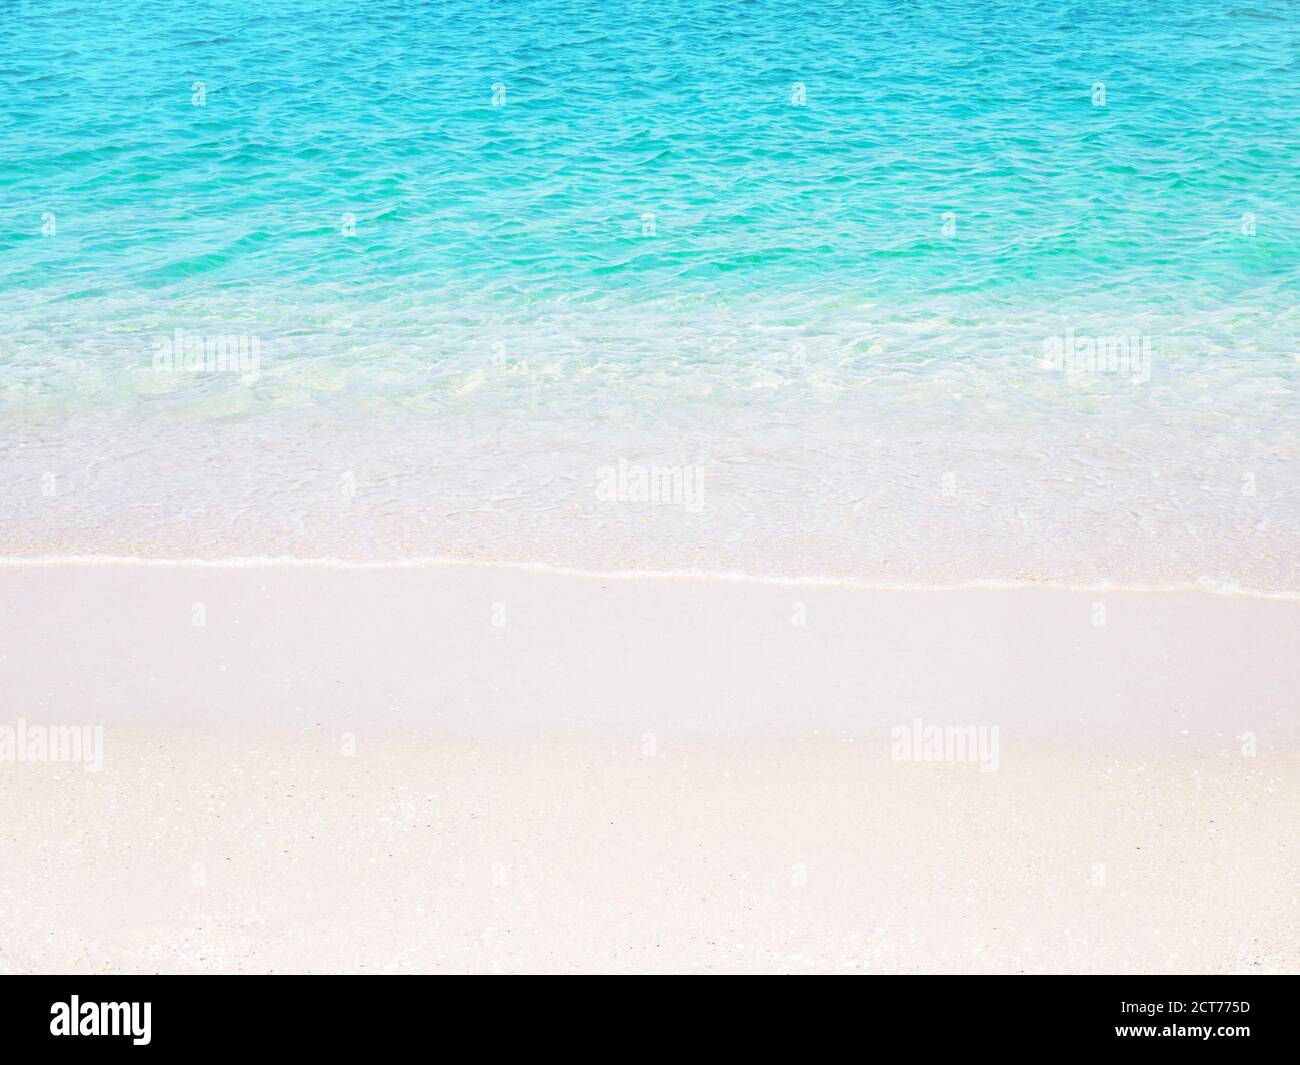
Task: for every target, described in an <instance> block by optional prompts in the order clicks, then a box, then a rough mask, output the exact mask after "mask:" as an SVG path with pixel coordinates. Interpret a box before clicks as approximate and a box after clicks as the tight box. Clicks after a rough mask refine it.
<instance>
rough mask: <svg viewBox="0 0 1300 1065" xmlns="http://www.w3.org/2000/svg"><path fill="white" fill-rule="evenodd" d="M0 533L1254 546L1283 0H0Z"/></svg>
mask: <svg viewBox="0 0 1300 1065" xmlns="http://www.w3.org/2000/svg"><path fill="white" fill-rule="evenodd" d="M0 100H2V101H3V106H0V306H2V307H3V327H2V329H0V555H2V556H7V557H19V556H34V555H69V554H98V555H141V556H146V557H157V558H192V557H193V558H227V557H253V556H256V557H262V556H286V555H292V556H297V557H333V558H342V559H352V560H384V559H411V558H419V557H433V556H436V557H459V558H479V559H502V560H512V561H529V562H533V561H535V562H548V563H557V564H563V565H573V566H581V567H584V568H591V569H617V570H625V569H674V570H676V569H687V570H699V571H705V572H742V573H754V574H766V575H785V576H797V577H831V578H853V579H863V580H879V581H882V582H900V583H909V582H912V583H917V582H919V583H926V582H939V583H942V582H954V581H958V582H959V581H972V580H987V579H996V580H1017V581H1054V582H1067V583H1068V582H1079V583H1089V582H1107V581H1112V582H1117V583H1127V584H1142V585H1160V586H1164V585H1175V586H1182V585H1186V584H1197V583H1202V584H1204V583H1206V582H1210V583H1215V584H1223V585H1227V586H1234V585H1240V586H1243V587H1247V588H1253V589H1261V590H1272V591H1295V590H1298V589H1300V395H1298V386H1300V4H1297V3H1294V2H1288V3H1266V2H1262V0H1260V2H1256V3H1244V4H1242V5H1240V6H1238V5H1236V4H1233V3H1231V2H1229V3H1210V2H1208V0H1171V2H1167V3H1162V4H1149V3H1141V2H1115V0H1089V2H1086V3H1085V2H1059V0H1058V2H1046V0H1036V2H1035V0H1027V2H1025V3H1017V4H1010V3H992V2H977V0H965V2H939V3H936V2H925V0H918V2H910V0H909V2H893V3H886V2H879V0H874V2H861V3H822V4H806V3H781V2H774V0H755V2H749V3H743V2H729V3H709V2H691V3H682V2H664V3H655V4H649V3H631V2H619V0H613V2H609V0H602V2H592V3H574V2H559V0H534V2H520V3H509V4H507V3H484V2H481V0H479V2H474V3H469V2H462V0H449V2H439V3H427V4H420V3H410V2H406V3H397V2H383V0H379V2H368V3H364V4H362V3H336V2H330V0H325V2H322V3H315V4H311V5H304V4H299V3H293V4H291V3H286V2H284V0H262V2H259V3H250V2H247V0H213V2H209V3H205V4H203V5H199V6H195V5H177V4H171V3H162V2H141V0H115V2H114V3H90V2H85V0H67V2H57V0H51V2H42V3H36V2H30V3H24V2H4V3H0Z"/></svg>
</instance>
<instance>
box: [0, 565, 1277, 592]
mask: <svg viewBox="0 0 1300 1065" xmlns="http://www.w3.org/2000/svg"><path fill="white" fill-rule="evenodd" d="M60 566H145V567H156V568H161V569H186V568H194V569H232V570H239V569H275V568H304V567H305V568H313V567H318V568H322V569H341V570H401V569H437V568H455V567H462V566H463V567H474V568H482V569H499V570H504V571H511V572H518V573H541V574H553V575H557V576H565V577H576V578H580V579H584V580H616V581H640V580H645V581H656V580H660V581H718V582H723V583H735V584H759V585H772V586H776V587H808V588H845V589H856V590H858V591H869V592H960V591H977V590H985V591H1017V590H1025V589H1043V590H1048V591H1060V592H1136V593H1145V594H1151V595H1174V594H1180V593H1188V592H1199V593H1204V594H1206V595H1219V596H1228V597H1231V596H1241V597H1244V598H1251V599H1276V600H1283V601H1291V600H1300V590H1291V589H1268V588H1252V587H1248V586H1244V585H1240V584H1236V583H1234V582H1230V581H1223V580H1219V579H1214V578H1208V577H1207V578H1202V579H1201V580H1199V581H1194V582H1187V583H1182V584H1130V583H1124V582H1123V581H1078V582H1075V581H1062V580H1057V579H1053V578H1044V579H1042V580H1034V579H1030V578H1021V579H1011V578H1001V577H989V578H983V579H973V580H966V581H954V582H951V583H925V582H906V581H900V582H889V581H877V580H869V579H865V578H864V579H860V580H859V579H854V578H851V577H818V576H796V575H782V574H765V573H745V572H729V571H716V570H682V569H662V570H659V569H636V570H618V569H613V570H605V569H587V568H583V567H579V566H566V565H562V564H559V563H552V562H542V561H531V560H508V559H475V558H456V557H452V556H445V557H444V556H436V555H424V556H417V557H410V558H387V559H350V558H337V557H332V556H314V557H307V556H303V557H299V556H295V555H234V556H229V557H218V558H170V557H165V556H159V557H153V556H148V555H30V556H26V555H12V556H0V569H6V568H9V569H23V568H28V567H30V568H43V567H60Z"/></svg>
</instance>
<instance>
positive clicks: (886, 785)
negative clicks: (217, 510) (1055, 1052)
mask: <svg viewBox="0 0 1300 1065" xmlns="http://www.w3.org/2000/svg"><path fill="white" fill-rule="evenodd" d="M1098 603H1100V604H1103V605H1104V607H1105V624H1104V625H1095V624H1094V623H1093V622H1094V620H1096V619H1097V618H1098V612H1097V607H1096V604H1098ZM196 604H201V607H196ZM196 618H199V619H201V620H203V621H204V622H205V624H203V625H201V626H196V625H194V624H193V621H194V620H195V619H196ZM800 619H803V620H804V622H805V623H804V624H802V625H799V624H794V623H793V622H794V621H797V620H800ZM494 622H501V624H494ZM1298 646H1300V603H1296V602H1294V601H1291V602H1288V601H1278V600H1263V599H1257V598H1245V597H1231V596H1218V595H1210V594H1207V593H1203V592H1179V593H1173V592H1169V593H1137V592H1107V593H1096V592H1067V591H1056V590H1041V589H1024V590H967V591H958V590H950V591H870V590H864V589H854V588H834V587H808V586H793V585H779V584H747V583H737V582H728V581H716V580H695V579H673V580H669V579H635V580H632V579H628V580H623V579H612V578H611V579H597V578H585V577H579V576H571V575H558V574H547V573H537V572H525V571H520V570H512V569H507V568H500V567H479V566H446V567H429V568H411V569H340V568H330V567H309V566H304V567H285V566H274V567H264V568H256V567H244V568H225V567H184V566H161V567H148V566H136V565H51V566H5V567H0V699H2V700H3V702H2V704H0V726H13V725H14V724H15V723H16V722H17V721H18V720H19V719H20V718H21V719H23V720H24V721H25V722H26V727H27V728H29V729H30V728H31V727H33V726H40V725H63V726H68V725H89V726H94V725H101V726H103V729H104V732H103V736H104V744H105V747H104V764H103V768H102V769H101V770H99V771H97V772H93V771H87V770H86V769H85V768H84V767H83V766H82V765H80V764H76V763H66V762H34V763H33V762H14V763H8V764H6V763H0V810H3V812H4V818H3V825H2V827H0V971H76V972H90V971H94V972H98V971H114V972H116V971H129V972H135V971H202V972H209V971H210V972H264V971H278V972H283V971H295V972H296V971H354V970H355V971H429V970H437V971H484V972H492V971H501V972H518V971H544V972H550V971H565V972H568V971H620V972H621V971H792V972H804V971H871V972H875V971H923V972H931V971H994V972H1013V971H1053V972H1060V971H1067V972H1074V971H1124V972H1138V971H1157V972H1174V971H1177V972H1203V971H1250V972H1260V971H1279V970H1280V971H1295V970H1296V969H1297V968H1300V947H1298V946H1297V945H1298V944H1300V887H1298V885H1297V881H1298V879H1300V876H1298V874H1300V862H1298V861H1297V839H1296V836H1297V833H1296V824H1297V816H1296V815H1297V811H1298V810H1300V683H1297V682H1298V681H1300V654H1297V653H1296V648H1297V647H1298ZM916 718H920V719H921V720H922V722H923V723H924V724H927V725H944V726H958V725H960V726H973V727H977V728H981V729H984V730H985V732H984V733H983V735H984V737H985V738H986V739H987V738H988V737H989V736H990V735H991V730H992V729H994V728H996V729H997V748H996V753H997V758H996V771H985V770H988V769H992V768H993V765H992V763H991V762H989V761H988V760H987V759H986V760H985V765H984V767H983V768H981V765H980V764H979V763H978V762H977V761H970V760H965V761H942V762H937V763H918V762H915V761H898V760H895V758H894V757H892V755H893V754H896V753H898V752H897V750H896V748H895V746H894V744H893V742H892V741H891V736H890V731H891V729H892V728H894V727H895V726H905V727H907V728H908V729H909V730H910V729H911V728H912V722H913V721H914V719H916Z"/></svg>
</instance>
